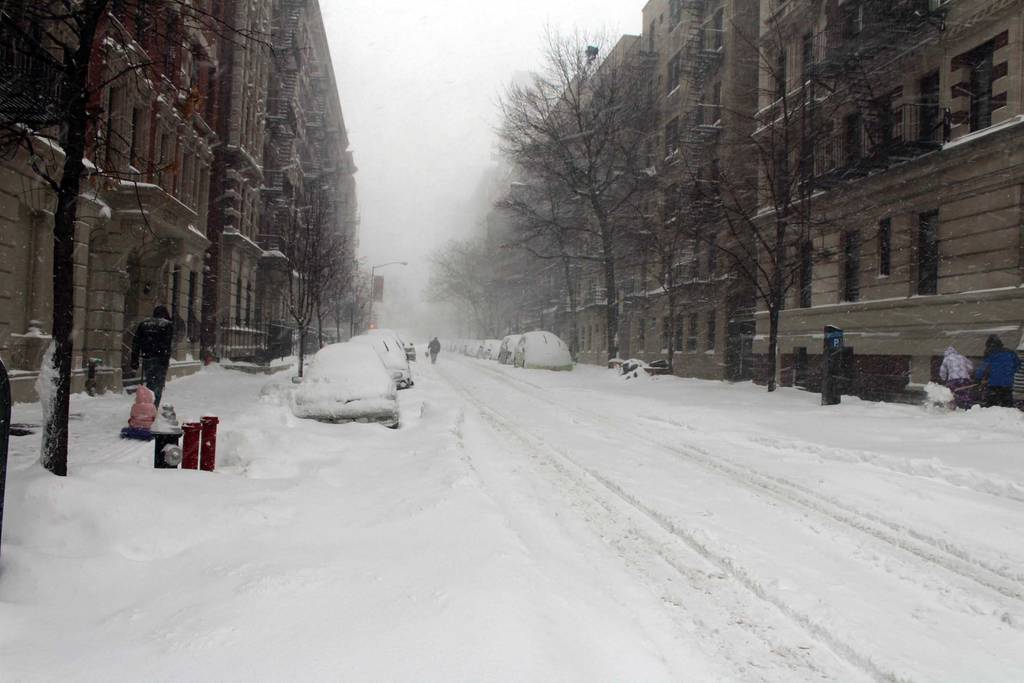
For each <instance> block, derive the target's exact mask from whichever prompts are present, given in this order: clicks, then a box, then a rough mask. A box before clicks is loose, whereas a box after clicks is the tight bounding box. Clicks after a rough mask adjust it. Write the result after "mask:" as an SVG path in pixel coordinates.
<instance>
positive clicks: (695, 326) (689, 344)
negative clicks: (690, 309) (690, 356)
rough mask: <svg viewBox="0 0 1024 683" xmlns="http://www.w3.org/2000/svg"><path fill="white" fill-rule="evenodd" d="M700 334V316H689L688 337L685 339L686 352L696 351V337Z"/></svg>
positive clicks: (692, 314)
mask: <svg viewBox="0 0 1024 683" xmlns="http://www.w3.org/2000/svg"><path fill="white" fill-rule="evenodd" d="M699 334H700V316H698V315H697V314H696V313H691V314H690V336H688V337H687V338H686V350H687V351H696V350H697V335H699Z"/></svg>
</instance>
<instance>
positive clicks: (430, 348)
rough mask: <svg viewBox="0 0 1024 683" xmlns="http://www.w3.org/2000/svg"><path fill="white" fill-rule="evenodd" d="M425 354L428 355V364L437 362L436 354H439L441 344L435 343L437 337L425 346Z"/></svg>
mask: <svg viewBox="0 0 1024 683" xmlns="http://www.w3.org/2000/svg"><path fill="white" fill-rule="evenodd" d="M427 353H429V354H430V363H431V365H433V364H434V363H436V362H437V354H439V353H441V342H439V341H437V337H434V338H433V339H431V340H430V343H429V344H427Z"/></svg>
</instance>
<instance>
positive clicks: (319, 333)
mask: <svg viewBox="0 0 1024 683" xmlns="http://www.w3.org/2000/svg"><path fill="white" fill-rule="evenodd" d="M316 343H317V346H318V347H320V348H321V349H322V348H324V314H323V311H322V310H320V307H319V306H317V307H316Z"/></svg>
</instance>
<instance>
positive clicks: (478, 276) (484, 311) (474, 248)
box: [427, 238, 505, 337]
mask: <svg viewBox="0 0 1024 683" xmlns="http://www.w3.org/2000/svg"><path fill="white" fill-rule="evenodd" d="M432 262H433V270H432V272H431V275H430V282H429V284H428V286H427V294H428V298H429V300H431V301H435V302H448V303H452V304H455V305H456V306H459V307H460V308H462V309H463V310H464V311H467V312H468V313H469V317H470V318H471V319H472V321H473V325H474V326H475V327H476V329H477V331H478V332H479V334H480V335H481V336H483V337H495V336H497V335H498V332H499V323H498V321H499V319H500V317H501V315H500V307H501V306H502V302H503V300H504V299H505V297H504V287H503V283H502V282H501V281H500V280H499V279H497V278H495V276H494V272H493V267H492V266H493V263H494V255H493V253H492V252H491V251H490V250H489V249H488V248H487V246H486V244H485V243H484V241H483V240H482V239H480V238H477V239H469V240H464V241H460V240H451V241H450V242H448V243H447V244H446V245H445V246H444V247H443V248H442V249H439V250H438V251H436V252H435V253H434V256H433V258H432Z"/></svg>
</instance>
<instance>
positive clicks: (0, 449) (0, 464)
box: [0, 360, 11, 555]
mask: <svg viewBox="0 0 1024 683" xmlns="http://www.w3.org/2000/svg"><path fill="white" fill-rule="evenodd" d="M10 439H11V381H10V378H9V377H8V376H7V368H6V367H5V366H4V362H3V361H2V360H0V555H2V548H3V536H4V487H5V484H6V481H7V447H8V444H9V443H10Z"/></svg>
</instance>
